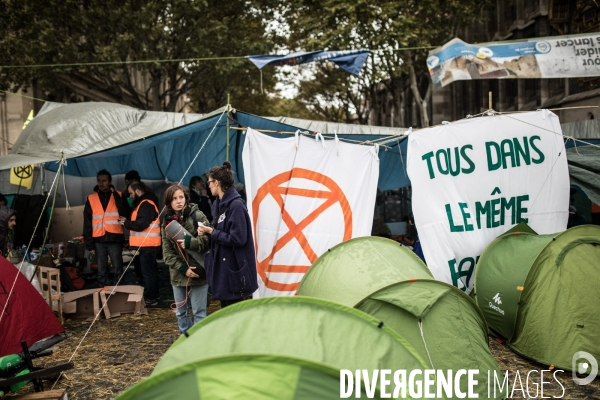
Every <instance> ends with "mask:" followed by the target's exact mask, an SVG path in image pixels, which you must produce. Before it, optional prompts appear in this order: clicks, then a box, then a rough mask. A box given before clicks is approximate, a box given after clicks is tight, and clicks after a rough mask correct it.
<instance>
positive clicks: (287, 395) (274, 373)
mask: <svg viewBox="0 0 600 400" xmlns="http://www.w3.org/2000/svg"><path fill="white" fill-rule="evenodd" d="M265 388H268V389H269V390H265ZM257 398H258V399H264V400H266V399H269V400H280V399H294V400H313V399H324V400H329V399H339V398H340V372H339V370H337V369H335V368H331V367H329V366H327V365H324V364H320V363H316V362H312V361H309V360H305V359H300V358H295V357H286V356H278V355H273V354H269V355H264V354H241V355H240V354H233V355H228V356H220V357H214V358H206V359H203V360H194V361H190V362H187V363H182V364H177V365H174V366H173V367H172V368H168V369H166V370H164V371H163V372H161V373H159V374H156V375H153V376H152V377H151V378H150V379H146V380H144V381H142V382H140V383H139V384H137V385H135V386H133V387H131V388H130V389H129V390H127V391H125V392H124V393H122V394H121V395H120V396H119V397H118V399H119V400H134V399H135V400H171V399H177V400H202V399H211V400H214V399H257Z"/></svg>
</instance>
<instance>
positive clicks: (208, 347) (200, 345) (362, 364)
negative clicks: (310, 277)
mask: <svg viewBox="0 0 600 400" xmlns="http://www.w3.org/2000/svg"><path fill="white" fill-rule="evenodd" d="M248 355H253V356H254V357H257V359H253V360H252V363H249V365H248V366H247V367H244V364H243V363H242V362H240V359H239V358H238V356H248ZM222 357H230V358H228V359H225V361H224V359H222ZM210 360H218V364H219V367H215V368H211V367H210V365H209V364H207V363H209V361H210ZM210 362H211V363H212V362H213V361H210ZM215 362H217V361H215ZM288 362H289V363H290V364H289V365H288V366H285V364H286V363H288ZM266 364H269V365H266ZM207 365H209V366H208V367H207ZM280 367H281V368H280ZM229 368H231V371H232V373H231V374H230V373H229V372H228V371H229ZM342 369H348V370H351V371H355V370H358V369H366V370H368V371H370V372H372V371H373V370H375V369H390V370H392V371H395V370H400V369H406V370H407V371H412V370H414V369H419V370H422V371H424V370H425V369H431V366H430V364H429V363H428V362H427V361H426V360H424V359H422V358H421V356H420V355H419V353H418V352H417V351H416V350H415V349H414V348H413V347H412V346H411V344H409V343H408V342H407V341H406V340H405V339H404V338H403V337H402V336H401V335H399V334H398V333H396V332H395V331H393V330H392V329H390V328H389V327H387V326H386V325H385V324H381V321H380V320H378V319H376V318H374V317H371V316H369V315H367V314H365V313H363V312H361V311H358V310H355V309H352V308H348V307H345V306H343V305H340V304H336V303H332V302H329V301H326V300H321V299H314V298H306V297H275V298H265V299H258V300H251V301H245V302H241V303H238V304H234V305H232V306H229V307H227V308H224V309H222V310H220V311H218V312H216V313H214V314H212V315H210V316H209V317H207V318H206V319H204V320H202V321H201V322H200V323H198V324H196V325H194V326H193V327H192V328H191V329H190V330H189V331H188V336H181V337H180V338H179V339H178V340H177V341H175V343H173V345H172V346H171V347H170V348H169V350H167V352H166V353H165V355H164V356H163V358H162V359H161V360H160V361H159V363H158V365H157V366H156V368H155V369H154V371H153V373H152V375H151V376H150V377H149V378H148V379H147V380H145V381H143V382H141V383H139V384H137V385H135V386H133V387H131V388H130V389H128V390H127V391H125V392H124V393H123V394H122V395H121V396H119V400H124V399H128V400H129V399H135V400H141V399H144V400H146V399H154V400H158V399H161V400H162V399H167V398H178V399H179V398H185V397H180V395H183V394H185V393H187V392H188V391H190V392H192V393H194V395H195V396H196V397H189V398H252V399H290V400H291V399H314V398H323V399H328V398H330V397H328V396H329V395H330V394H331V395H335V397H334V398H339V396H340V370H342ZM265 370H267V371H265ZM332 371H334V372H332ZM238 373H239V374H238ZM334 376H335V385H333V381H332V380H331V378H332V377H334ZM416 380H420V379H416ZM421 384H422V382H421ZM332 385H333V386H332ZM207 387H209V388H210V390H212V392H211V391H209V389H207ZM217 389H218V390H221V391H222V393H224V394H226V395H223V394H221V395H220V396H214V397H211V396H208V395H207V393H213V394H214V393H216V392H215V390H217ZM163 393H164V394H163ZM363 393H364V391H363ZM230 394H231V396H230V397H228V396H229V395H230ZM169 396H170V397H169ZM311 396H312V397H311Z"/></svg>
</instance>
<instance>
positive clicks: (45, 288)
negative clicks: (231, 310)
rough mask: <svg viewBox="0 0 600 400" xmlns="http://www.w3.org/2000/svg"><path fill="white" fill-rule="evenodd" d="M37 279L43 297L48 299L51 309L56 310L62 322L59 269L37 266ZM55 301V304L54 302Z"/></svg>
mask: <svg viewBox="0 0 600 400" xmlns="http://www.w3.org/2000/svg"><path fill="white" fill-rule="evenodd" d="M38 281H39V282H40V287H41V289H42V293H44V297H45V298H46V299H48V305H49V306H50V308H51V309H52V311H54V312H56V313H57V315H58V319H59V320H60V323H61V324H63V323H64V320H63V314H62V308H63V307H62V295H61V293H60V270H59V269H58V268H49V267H43V266H41V265H40V267H39V268H38ZM55 301H56V305H55V304H54V302H55Z"/></svg>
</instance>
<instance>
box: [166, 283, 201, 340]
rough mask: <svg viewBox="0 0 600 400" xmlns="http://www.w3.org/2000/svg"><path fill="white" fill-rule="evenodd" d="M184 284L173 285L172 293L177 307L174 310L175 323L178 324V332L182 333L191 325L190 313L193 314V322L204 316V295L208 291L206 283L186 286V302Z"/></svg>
mask: <svg viewBox="0 0 600 400" xmlns="http://www.w3.org/2000/svg"><path fill="white" fill-rule="evenodd" d="M185 289H186V287H185V286H173V295H174V296H175V302H176V304H177V306H178V307H180V308H178V309H177V311H176V312H175V315H176V316H177V325H179V332H181V334H184V333H185V332H186V331H187V330H188V329H190V328H191V327H192V325H193V324H192V318H191V314H192V313H193V314H194V324H197V323H198V322H200V321H202V319H203V318H204V317H206V295H207V293H208V284H204V285H200V286H188V289H189V291H190V294H189V297H188V299H187V302H186V303H185V304H184V303H183V302H184V300H185V296H186V293H185Z"/></svg>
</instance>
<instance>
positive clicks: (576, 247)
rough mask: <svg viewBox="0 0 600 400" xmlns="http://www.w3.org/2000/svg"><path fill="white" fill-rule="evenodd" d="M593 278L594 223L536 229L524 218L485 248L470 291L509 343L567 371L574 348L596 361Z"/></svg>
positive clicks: (599, 323)
mask: <svg viewBox="0 0 600 400" xmlns="http://www.w3.org/2000/svg"><path fill="white" fill-rule="evenodd" d="M598 282H600V227H598V226H596V225H580V226H576V227H574V228H571V229H568V230H566V231H564V232H559V233H555V234H549V235H538V234H536V233H535V232H534V231H532V230H531V228H529V227H528V226H527V224H526V223H524V222H522V223H520V224H519V225H517V226H515V227H514V228H512V229H511V230H509V231H508V232H507V233H505V234H503V235H501V236H499V237H498V238H496V239H495V240H494V241H493V242H492V243H490V244H489V245H488V246H487V247H486V248H485V250H484V251H483V253H482V254H481V257H480V258H479V261H478V262H477V269H476V270H475V287H474V292H475V298H476V300H477V304H479V307H480V308H481V310H482V311H483V314H484V315H485V318H486V320H487V322H488V324H489V326H490V327H491V328H492V329H493V330H494V331H495V332H497V333H498V334H499V335H500V336H502V337H503V338H504V339H506V342H507V344H508V345H509V347H510V348H512V349H513V350H515V351H516V352H517V353H520V354H522V355H524V356H526V357H528V358H531V359H534V360H536V361H538V362H540V363H543V364H546V365H554V366H556V367H557V368H559V369H564V370H571V368H572V359H573V356H574V355H575V353H576V352H578V351H585V352H588V353H590V354H592V355H593V356H594V357H596V358H597V359H600V340H598V332H600V313H599V312H598V305H599V304H600V286H599V285H598ZM590 368H591V366H590Z"/></svg>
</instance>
